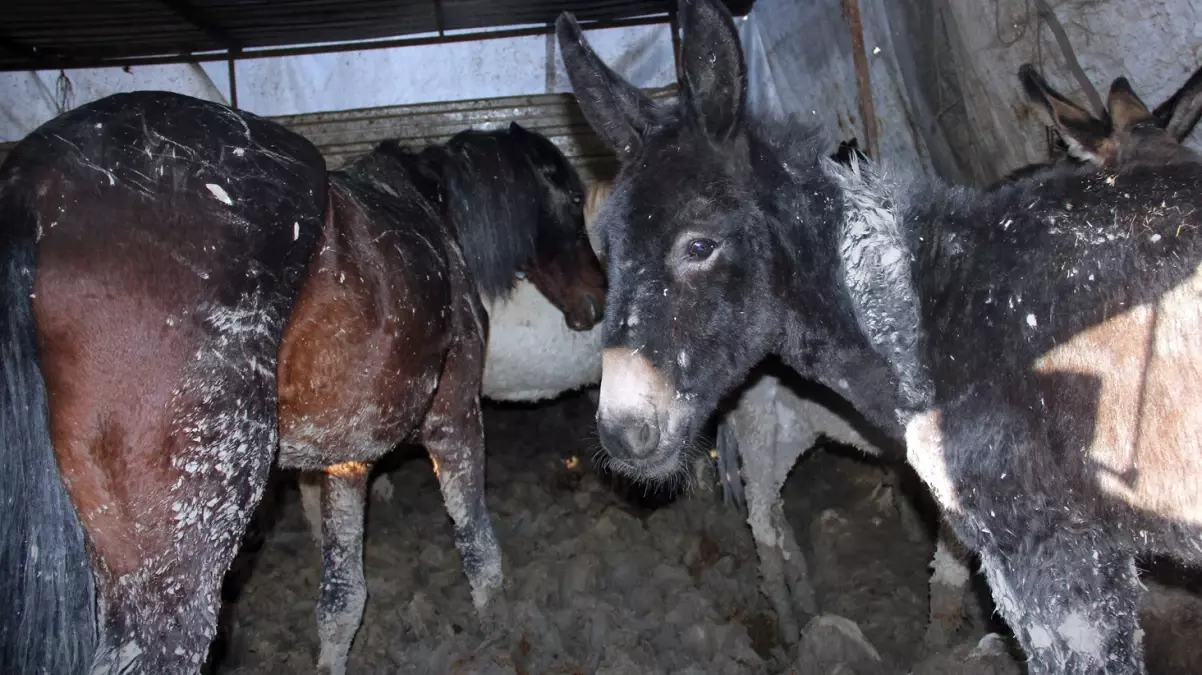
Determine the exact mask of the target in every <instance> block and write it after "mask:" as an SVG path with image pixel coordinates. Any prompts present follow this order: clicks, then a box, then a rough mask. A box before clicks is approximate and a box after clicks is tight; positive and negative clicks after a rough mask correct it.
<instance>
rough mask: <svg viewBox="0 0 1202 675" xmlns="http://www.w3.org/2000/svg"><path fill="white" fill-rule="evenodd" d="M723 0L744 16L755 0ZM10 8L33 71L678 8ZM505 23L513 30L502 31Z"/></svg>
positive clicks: (542, 26)
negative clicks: (570, 14) (567, 13)
mask: <svg viewBox="0 0 1202 675" xmlns="http://www.w3.org/2000/svg"><path fill="white" fill-rule="evenodd" d="M723 1H724V2H725V4H726V5H727V6H728V7H729V8H730V9H731V11H732V12H733V13H734V14H736V15H740V16H741V15H743V14H746V13H747V12H748V11H749V10H750V9H751V5H752V3H753V2H754V0H723ZM3 4H4V8H3V9H2V10H0V70H28V69H34V68H73V67H96V66H105V65H112V66H125V65H138V64H149V63H180V62H192V61H217V60H226V59H228V58H230V57H231V56H232V57H234V58H239V59H241V58H255V57H263V56H286V55H290V54H298V53H314V52H318V51H345V50H348V49H364V48H381V47H391V46H403V45H406V44H429V43H437V42H451V41H456V42H457V41H465V40H477V39H482V38H487V37H512V36H516V35H536V34H542V33H546V32H548V31H549V30H550V26H551V25H552V24H553V23H554V21H555V18H556V17H557V16H559V13H560V12H562V11H564V10H568V11H571V12H573V13H575V14H576V17H577V18H578V19H580V21H581V22H582V23H584V22H595V23H596V25H597V26H620V25H633V24H640V23H662V22H665V21H667V20H668V18H669V15H670V14H671V13H672V12H674V11H675V7H676V0H282V1H281V0H5V2H4V3H3ZM515 26H524V27H522V28H513V27H515ZM503 27H510V28H509V29H507V30H500V31H497V30H495V29H498V28H503ZM585 27H586V28H588V27H589V26H587V25H586V26H585ZM390 38H391V39H390ZM364 41H374V42H366V43H364ZM317 43H325V44H321V45H319V46H318V45H317ZM300 45H305V46H300Z"/></svg>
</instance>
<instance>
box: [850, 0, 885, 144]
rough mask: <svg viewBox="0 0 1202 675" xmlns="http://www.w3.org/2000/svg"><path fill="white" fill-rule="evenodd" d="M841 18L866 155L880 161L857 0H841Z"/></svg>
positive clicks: (870, 85)
mask: <svg viewBox="0 0 1202 675" xmlns="http://www.w3.org/2000/svg"><path fill="white" fill-rule="evenodd" d="M841 2H842V4H843V20H844V21H846V22H847V30H848V32H849V33H850V34H851V58H852V62H853V63H855V66H856V92H857V93H858V95H859V96H858V98H859V108H860V120H861V121H862V122H863V124H864V136H865V139H864V140H866V141H867V143H866V144H865V145H866V149H867V150H868V156H869V157H870V158H872V160H873V161H880V159H881V155H880V150H881V149H880V143H879V141H878V140H877V128H876V107H875V106H873V104H872V76H871V75H870V71H869V68H868V54H867V53H865V51H864V24H863V22H862V21H861V19H860V2H859V0H841Z"/></svg>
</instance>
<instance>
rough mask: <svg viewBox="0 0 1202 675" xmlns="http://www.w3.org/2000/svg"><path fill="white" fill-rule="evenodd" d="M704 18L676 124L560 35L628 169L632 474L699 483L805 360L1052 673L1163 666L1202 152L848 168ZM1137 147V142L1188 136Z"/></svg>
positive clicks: (1187, 470) (1184, 528) (621, 203)
mask: <svg viewBox="0 0 1202 675" xmlns="http://www.w3.org/2000/svg"><path fill="white" fill-rule="evenodd" d="M679 16H680V21H681V27H682V32H683V40H682V45H681V62H682V78H681V89H682V95H681V100H680V103H679V105H677V106H674V107H661V106H659V105H657V104H656V103H654V102H652V101H650V100H649V99H647V98H646V97H645V96H644V95H643V94H642V93H641V92H640V91H638V90H637V89H635V88H634V87H632V86H630V85H629V83H627V82H625V81H623V80H622V79H621V78H620V77H619V76H617V75H616V74H614V73H613V71H611V70H610V69H609V68H608V67H606V66H605V64H604V63H602V62H601V60H600V59H599V58H598V57H597V56H596V54H595V53H594V52H593V51H592V50H591V49H590V48H589V47H588V45H587V43H586V42H585V41H584V39H583V36H582V34H581V32H580V29H579V27H578V26H577V25H576V22H575V21H574V19H572V18H571V17H570V16H568V15H565V16H562V17H561V18H560V19H559V21H558V25H557V32H558V36H559V42H560V48H561V51H562V52H563V56H564V62H565V65H566V66H567V69H568V73H569V76H570V78H571V81H572V86H573V89H574V90H575V92H576V95H577V97H578V98H579V99H580V101H581V106H582V108H583V110H584V111H585V115H586V117H587V118H588V120H589V122H590V125H591V126H592V127H593V128H594V129H595V130H597V131H598V133H599V134H600V135H601V136H602V138H603V139H604V140H605V141H606V143H607V144H608V145H609V146H610V147H612V148H614V149H615V151H616V152H617V153H618V155H619V158H620V159H621V160H622V162H623V165H622V169H621V173H620V174H619V179H618V181H617V182H616V185H615V187H614V192H613V195H612V196H611V198H610V200H609V201H608V202H607V204H606V206H605V207H604V208H603V210H602V213H601V215H600V218H599V223H598V225H599V230H600V235H601V238H602V241H603V245H604V247H605V249H606V253H607V257H608V259H609V267H608V279H609V292H608V296H607V304H608V310H607V313H606V317H605V320H604V324H603V333H604V340H605V351H604V353H603V355H602V364H603V365H602V382H601V394H600V403H599V406H598V419H597V423H598V432H599V435H600V438H601V441H602V444H603V446H604V447H605V449H606V451H607V452H608V453H609V454H610V455H611V457H612V460H613V465H614V466H615V468H618V469H621V470H625V471H626V472H628V473H630V474H634V475H637V476H639V477H641V478H643V479H645V480H657V479H665V478H668V477H670V476H672V475H673V474H674V473H676V472H677V471H680V470H681V464H682V456H683V453H682V448H683V447H684V446H685V445H686V444H687V443H688V442H689V440H690V439H691V438H692V437H693V436H694V435H695V434H696V433H697V432H698V431H699V429H700V428H701V426H702V424H703V423H704V421H705V419H706V418H707V417H708V415H709V413H710V412H711V411H712V410H713V409H714V407H715V406H716V405H717V403H718V402H719V400H720V397H721V396H722V395H723V394H724V393H725V392H727V391H730V390H731V389H733V388H734V387H735V386H737V385H738V384H739V383H740V382H741V381H742V379H743V378H744V377H745V376H746V374H747V373H748V372H749V370H750V369H751V368H752V366H754V365H755V364H756V363H757V362H759V361H760V360H761V359H762V358H764V357H765V356H766V355H768V354H772V353H776V354H779V355H780V356H781V357H782V358H783V359H784V361H785V362H786V363H787V364H788V365H789V366H790V367H791V368H793V369H794V370H796V371H797V372H798V373H800V374H801V375H802V376H804V377H806V378H808V379H812V380H815V381H818V382H820V383H822V384H824V385H826V386H827V387H829V388H831V389H832V390H834V391H838V392H841V393H842V394H843V395H844V396H845V397H846V399H847V400H848V402H849V403H851V404H852V405H853V406H854V407H855V408H856V409H857V410H858V411H859V412H860V413H861V414H863V415H864V416H865V417H866V418H867V419H868V420H869V421H871V422H872V423H873V424H874V425H875V426H876V427H878V428H879V429H881V430H882V431H884V432H886V433H887V434H889V435H890V436H891V437H893V438H894V439H896V440H900V441H904V444H905V449H906V456H907V460H908V462H909V463H910V464H911V466H913V467H914V468H915V470H916V471H917V473H918V474H919V476H920V477H921V478H922V479H923V481H924V482H925V483H926V484H927V485H928V486H929V487H930V488H931V490H932V492H933V494H934V495H935V497H936V499H937V500H938V502H939V504H940V506H941V510H942V512H943V514H944V517H945V518H946V519H947V521H948V522H949V523H950V524H951V525H952V527H953V528H954V530H955V532H956V534H957V535H958V536H959V537H960V538H961V539H962V540H963V541H964V542H965V543H966V544H967V545H968V546H970V547H971V548H972V549H973V550H975V551H976V552H977V553H978V554H979V556H980V559H981V564H982V567H983V569H984V572H985V575H986V579H987V580H988V582H989V584H990V587H991V589H992V591H993V595H994V599H995V600H996V601H997V604H998V606H999V609H1000V611H1001V613H1002V615H1003V616H1004V617H1005V618H1006V620H1007V621H1008V622H1009V623H1010V625H1011V627H1012V628H1013V629H1014V631H1015V634H1016V636H1017V637H1018V640H1019V642H1020V643H1021V645H1022V647H1023V648H1024V650H1025V651H1026V653H1027V654H1028V656H1029V659H1030V660H1029V664H1030V672H1032V673H1034V674H1036V675H1042V674H1047V673H1064V672H1070V673H1120V674H1125V673H1142V672H1144V666H1143V647H1142V638H1141V631H1140V630H1139V628H1138V608H1139V596H1140V584H1139V579H1138V574H1137V571H1136V568H1135V564H1134V561H1135V557H1136V556H1137V555H1141V554H1144V553H1149V552H1153V553H1162V554H1168V555H1172V556H1175V557H1177V558H1179V559H1181V560H1183V561H1185V562H1187V563H1190V564H1199V563H1202V545H1200V544H1199V542H1200V541H1202V540H1200V536H1202V531H1200V530H1199V525H1202V493H1199V491H1198V490H1196V489H1194V488H1193V487H1192V486H1194V485H1195V484H1196V483H1197V482H1198V481H1199V480H1202V456H1199V455H1198V453H1197V452H1196V447H1197V442H1198V440H1199V436H1200V432H1202V428H1199V427H1198V426H1197V425H1196V423H1193V422H1192V418H1191V417H1190V416H1189V415H1187V414H1185V413H1184V412H1182V411H1184V410H1186V409H1187V407H1188V405H1189V404H1190V403H1191V402H1192V401H1194V400H1196V399H1197V398H1198V397H1199V396H1202V364H1200V363H1198V361H1197V358H1198V357H1197V354H1198V353H1199V349H1202V306H1200V305H1199V301H1198V299H1197V294H1198V293H1199V292H1202V274H1199V271H1198V265H1199V262H1202V237H1200V236H1199V234H1198V225H1199V224H1202V213H1200V212H1199V211H1198V207H1199V205H1200V202H1202V196H1200V195H1198V194H1197V185H1198V181H1199V180H1202V158H1200V157H1199V156H1198V155H1197V154H1196V153H1194V152H1193V151H1191V150H1189V149H1187V148H1184V147H1182V146H1180V145H1175V144H1171V145H1175V147H1174V149H1173V154H1172V156H1160V157H1159V158H1158V159H1157V162H1156V163H1155V164H1148V163H1146V162H1144V161H1142V160H1141V159H1139V158H1140V157H1142V156H1143V153H1141V152H1140V151H1138V150H1135V149H1128V150H1125V151H1121V152H1120V154H1122V155H1123V156H1126V157H1131V158H1134V159H1133V161H1132V162H1131V163H1130V164H1125V165H1123V166H1121V167H1119V168H1118V170H1117V171H1114V172H1109V171H1108V172H1103V173H1099V172H1097V171H1096V170H1095V169H1093V168H1090V169H1087V170H1079V171H1063V172H1056V173H1055V174H1052V175H1050V176H1049V177H1047V178H1043V179H1038V180H1036V179H1024V180H1020V181H1017V182H1015V183H1013V184H1011V185H1008V186H1004V187H1002V188H999V189H997V190H995V191H993V192H989V193H980V192H976V191H973V190H968V189H964V188H953V187H949V186H947V185H944V184H942V183H939V182H937V181H931V180H928V179H925V178H923V177H919V176H914V175H911V174H909V173H907V172H905V171H904V170H901V169H898V170H897V173H891V172H886V171H882V170H879V169H877V168H875V167H872V166H863V165H860V164H859V162H855V163H853V166H851V167H840V166H839V165H837V164H835V163H834V162H831V161H830V160H829V159H828V158H826V157H825V156H823V146H824V145H825V144H824V143H823V139H822V136H821V134H820V133H818V131H817V130H816V129H813V128H811V127H809V126H806V125H805V124H803V123H801V122H799V121H798V120H796V119H789V120H784V121H780V120H756V119H751V118H750V116H749V115H748V114H747V113H746V112H745V109H744V101H745V93H746V92H745V86H746V67H745V64H744V61H743V54H742V50H741V47H740V44H739V39H738V34H737V32H736V29H735V26H734V22H733V21H732V19H731V17H730V15H729V13H728V12H727V10H726V9H725V8H724V7H723V6H722V5H721V4H719V3H718V2H716V1H715V0H685V1H683V2H682V3H681V7H680V10H679ZM1114 93H1115V94H1116V95H1117V96H1119V97H1130V98H1131V100H1129V101H1127V102H1125V103H1124V104H1123V105H1124V107H1125V108H1126V109H1129V110H1131V111H1132V114H1133V115H1141V116H1143V118H1144V119H1145V120H1146V119H1151V117H1152V113H1151V111H1149V110H1147V108H1146V107H1145V106H1143V104H1142V103H1140V102H1139V101H1138V100H1137V99H1135V98H1134V97H1133V96H1130V93H1129V92H1124V91H1118V92H1114ZM1141 110H1142V112H1141ZM1128 128H1131V129H1132V133H1131V134H1130V135H1129V137H1128V138H1127V139H1126V142H1129V143H1132V144H1143V143H1154V144H1157V145H1162V144H1161V143H1160V142H1159V141H1160V140H1163V136H1164V134H1165V133H1166V132H1165V131H1164V130H1163V129H1160V128H1158V127H1156V126H1155V125H1145V126H1139V125H1138V123H1136V124H1131V125H1128Z"/></svg>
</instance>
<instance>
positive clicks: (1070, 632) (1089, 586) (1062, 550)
mask: <svg viewBox="0 0 1202 675" xmlns="http://www.w3.org/2000/svg"><path fill="white" fill-rule="evenodd" d="M1091 544H1093V545H1091ZM980 553H981V567H982V569H983V571H984V572H985V576H986V578H987V579H988V580H989V586H990V588H991V589H992V591H993V597H994V600H995V601H996V602H997V605H998V609H999V611H1000V612H1001V614H1002V616H1003V617H1004V618H1005V619H1006V621H1007V622H1008V623H1009V624H1010V627H1011V629H1013V630H1014V634H1015V636H1016V637H1017V638H1018V640H1019V643H1020V644H1021V645H1022V647H1023V651H1025V652H1026V654H1027V659H1028V660H1027V670H1028V672H1029V673H1030V675H1052V674H1053V673H1056V674H1060V673H1072V674H1073V675H1103V674H1104V673H1105V674H1106V675H1143V673H1144V672H1145V670H1144V649H1143V631H1142V630H1140V629H1139V603H1140V596H1141V594H1142V591H1141V589H1142V586H1141V584H1140V582H1139V577H1138V575H1137V573H1136V570H1135V560H1134V558H1132V557H1131V556H1130V555H1128V554H1126V553H1123V552H1120V551H1116V550H1112V549H1111V548H1110V547H1109V546H1107V544H1106V543H1105V542H1101V541H1093V542H1089V541H1088V539H1086V540H1084V541H1083V540H1082V539H1080V538H1077V539H1072V538H1069V537H1057V536H1055V535H1053V536H1052V537H1049V539H1048V540H1043V541H1037V540H1032V539H1030V538H1028V539H1026V540H1025V541H1024V542H1023V545H1022V546H1020V547H1019V549H1018V550H1016V551H1007V552H1006V553H1003V552H1002V551H1000V550H998V547H997V546H993V545H987V546H985V547H983V548H982V549H981V551H980Z"/></svg>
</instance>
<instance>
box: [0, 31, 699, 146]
mask: <svg viewBox="0 0 1202 675" xmlns="http://www.w3.org/2000/svg"><path fill="white" fill-rule="evenodd" d="M587 36H588V39H589V41H590V42H591V43H592V44H593V45H594V47H595V48H596V50H597V52H598V53H599V54H600V55H601V57H602V58H604V59H606V60H607V61H608V62H609V63H612V64H614V66H615V67H616V68H617V70H618V71H619V72H620V73H622V75H623V76H625V77H627V78H629V79H630V80H631V81H632V82H634V83H635V84H636V85H638V86H640V87H646V88H649V87H662V86H665V85H668V84H672V83H673V82H675V81H676V75H675V72H676V71H675V62H674V60H673V57H672V39H671V33H670V32H669V29H668V27H667V26H666V25H653V26H633V27H626V28H610V29H602V30H594V31H588V32H587ZM553 40H554V38H553V36H533V37H523V38H499V39H492V40H481V41H476V42H459V43H450V44H439V45H423V46H411V47H397V48H391V49H373V50H364V51H357V52H343V53H331V54H313V55H308V56H290V57H280V58H264V59H245V60H240V61H238V63H237V75H236V79H237V85H238V107H240V108H242V109H244V110H247V111H249V112H253V113H255V114H258V115H264V116H276V115H294V114H302V113H311V112H328V111H335V110H349V109H356V108H371V107H377V106H388V105H404V104H409V103H433V102H438V101H457V100H466V99H478V98H494V97H500V96H521V95H530V94H543V93H553V92H566V91H570V90H571V87H570V85H569V84H568V81H567V76H566V75H565V74H564V72H563V66H562V61H560V60H559V53H558V49H556V48H555V47H554V42H553ZM548 55H551V57H552V60H551V61H550V62H549V61H548ZM549 63H550V65H548V64H549ZM227 68H228V66H227V64H226V62H224V61H221V62H211V63H203V64H200V65H165V66H136V67H133V68H131V69H130V70H129V71H128V72H127V71H125V70H123V69H121V68H96V69H83V70H69V71H66V73H65V76H66V78H67V79H69V81H70V90H71V91H70V95H68V96H66V97H65V99H66V100H65V105H64V100H63V98H64V97H63V96H62V87H60V86H59V84H58V83H59V79H60V72H59V71H57V70H53V71H36V72H18V73H0V142H4V141H16V140H20V139H21V138H23V137H24V136H25V135H26V134H28V133H29V132H30V131H32V130H33V129H35V128H36V127H37V126H38V125H40V124H42V123H44V122H46V121H47V120H49V119H51V118H53V117H54V116H55V115H57V114H59V112H61V110H64V109H70V108H72V107H75V106H78V105H82V104H84V103H87V102H89V101H94V100H96V99H99V98H103V97H104V96H108V95H110V94H115V93H119V92H126V91H134V90H138V89H163V90H168V91H175V92H179V93H182V94H188V95H190V96H195V97H197V98H203V99H207V100H212V101H218V102H221V103H229V97H228V92H229V77H228V70H227Z"/></svg>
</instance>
